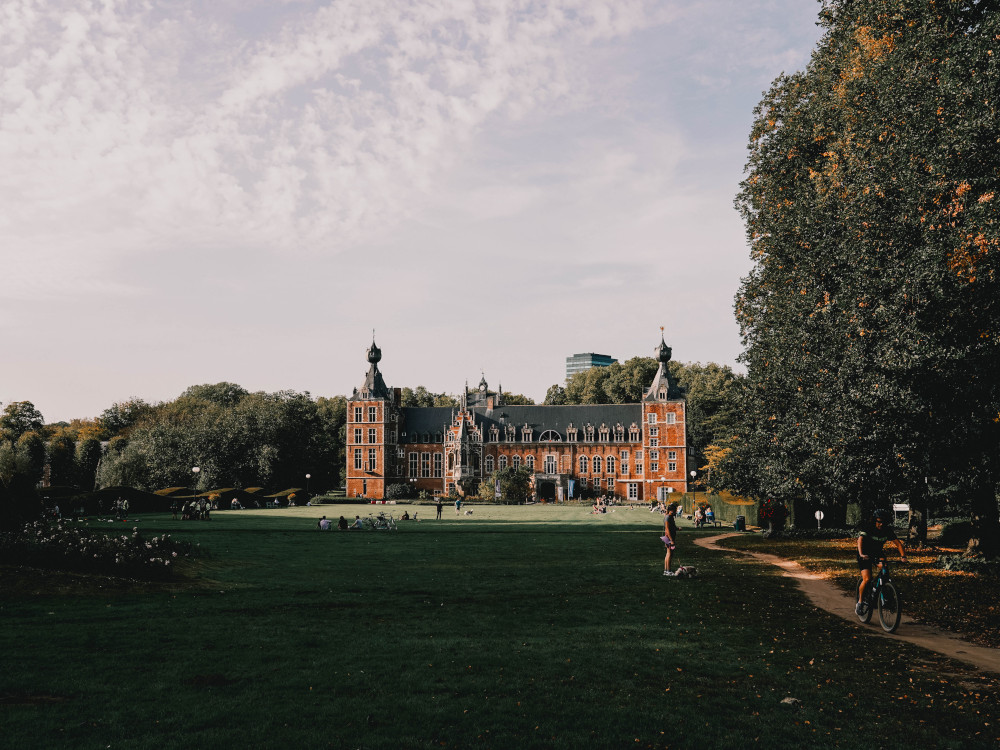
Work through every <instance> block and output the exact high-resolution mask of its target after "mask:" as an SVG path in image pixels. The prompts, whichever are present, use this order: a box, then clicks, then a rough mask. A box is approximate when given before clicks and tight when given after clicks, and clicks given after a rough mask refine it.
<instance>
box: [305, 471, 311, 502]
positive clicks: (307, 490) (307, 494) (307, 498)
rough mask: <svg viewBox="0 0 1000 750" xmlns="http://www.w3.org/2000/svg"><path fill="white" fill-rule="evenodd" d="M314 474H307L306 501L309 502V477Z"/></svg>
mask: <svg viewBox="0 0 1000 750" xmlns="http://www.w3.org/2000/svg"><path fill="white" fill-rule="evenodd" d="M310 477H312V474H306V502H309V478H310Z"/></svg>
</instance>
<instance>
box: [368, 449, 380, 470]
mask: <svg viewBox="0 0 1000 750" xmlns="http://www.w3.org/2000/svg"><path fill="white" fill-rule="evenodd" d="M377 468H378V451H376V450H375V449H374V448H369V449H368V471H375V470H376V469H377Z"/></svg>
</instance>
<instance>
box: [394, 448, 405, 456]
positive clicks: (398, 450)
mask: <svg viewBox="0 0 1000 750" xmlns="http://www.w3.org/2000/svg"><path fill="white" fill-rule="evenodd" d="M405 457H406V451H405V450H403V449H402V448H397V449H396V458H405Z"/></svg>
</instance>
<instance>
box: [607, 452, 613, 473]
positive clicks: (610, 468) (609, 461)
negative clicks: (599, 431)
mask: <svg viewBox="0 0 1000 750" xmlns="http://www.w3.org/2000/svg"><path fill="white" fill-rule="evenodd" d="M605 463H606V464H607V469H608V474H614V473H615V457H614V456H608V458H607V461H605Z"/></svg>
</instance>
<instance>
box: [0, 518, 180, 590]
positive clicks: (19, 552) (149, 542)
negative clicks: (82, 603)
mask: <svg viewBox="0 0 1000 750" xmlns="http://www.w3.org/2000/svg"><path fill="white" fill-rule="evenodd" d="M194 551H195V549H194V548H193V547H192V546H191V545H190V544H187V543H181V542H176V541H174V540H173V539H172V538H171V537H170V536H169V535H168V534H163V535H162V536H153V537H150V538H149V539H147V538H145V537H143V536H142V535H141V534H140V533H139V529H138V528H136V527H133V528H132V533H131V534H127V533H126V534H106V533H104V532H102V531H96V530H94V529H90V528H87V527H85V526H73V522H72V521H68V522H63V521H59V522H55V523H50V522H47V521H35V522H34V523H29V524H27V525H26V526H24V527H22V528H21V529H20V530H18V531H13V532H7V533H4V534H0V561H3V562H5V563H11V564H17V565H28V566H32V567H38V568H55V569H57V570H71V571H74V572H78V573H102V574H106V575H114V576H124V577H131V578H143V579H148V580H152V579H163V578H169V577H170V576H171V575H172V574H173V571H174V570H175V569H176V563H177V561H178V560H180V559H183V558H186V557H191V556H192V555H193V554H194Z"/></svg>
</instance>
